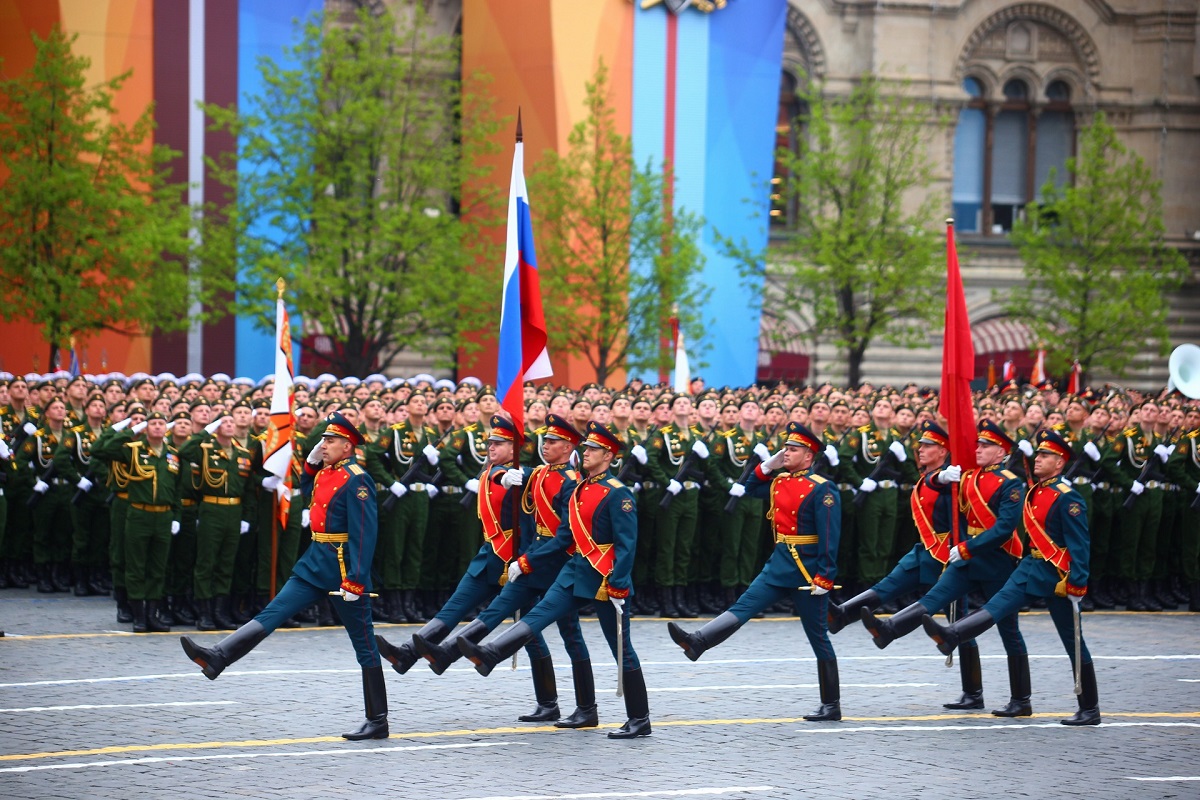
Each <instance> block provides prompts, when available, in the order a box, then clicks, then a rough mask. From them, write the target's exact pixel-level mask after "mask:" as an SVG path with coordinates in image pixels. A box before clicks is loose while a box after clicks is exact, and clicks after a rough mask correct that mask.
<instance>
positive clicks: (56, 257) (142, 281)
mask: <svg viewBox="0 0 1200 800" xmlns="http://www.w3.org/2000/svg"><path fill="white" fill-rule="evenodd" d="M74 40H75V37H71V38H68V37H67V36H66V34H64V33H63V32H62V30H61V29H59V28H58V27H55V28H54V29H53V30H52V31H51V32H50V35H49V36H48V37H47V38H46V39H45V40H44V41H43V40H42V39H39V38H38V37H37V35H36V34H34V43H35V46H36V49H37V56H36V60H35V61H34V64H33V66H32V67H31V68H30V69H29V70H27V71H26V72H25V73H24V74H22V75H19V76H15V77H3V78H0V162H2V163H3V165H4V170H6V171H7V173H8V174H7V179H6V180H5V181H4V183H3V189H2V190H0V314H2V315H3V317H4V319H6V320H14V319H22V320H29V321H31V322H33V323H34V324H36V325H38V326H39V327H40V328H41V329H42V332H43V335H44V337H45V339H46V341H47V342H48V343H49V344H50V363H53V362H54V358H55V353H56V351H57V348H58V347H59V346H61V345H65V344H66V343H67V340H68V338H69V337H71V336H77V337H81V338H86V337H87V336H88V335H89V334H93V333H95V332H98V331H117V332H119V333H123V334H128V335H133V334H137V333H151V332H154V331H167V330H178V329H181V328H183V327H186V325H187V324H188V317H187V309H188V305H189V302H190V299H191V297H192V296H191V295H190V294H189V287H188V276H187V270H186V266H185V264H186V262H185V261H184V260H183V259H182V258H178V256H182V255H184V254H185V253H186V252H187V250H188V224H189V213H188V209H187V207H186V206H184V205H183V203H182V198H181V191H182V188H181V187H180V186H178V185H172V184H170V183H169V182H168V176H167V171H166V169H165V164H166V163H167V162H168V161H169V160H170V159H171V158H172V157H174V156H176V155H178V154H177V153H174V152H173V151H171V150H170V149H168V148H166V147H163V146H162V145H155V146H151V144H150V142H151V138H152V134H153V130H154V120H153V116H152V111H151V109H146V110H145V111H144V112H143V113H142V115H141V116H140V117H138V118H137V120H136V121H135V122H134V123H133V124H132V125H125V124H123V123H121V122H120V121H119V120H117V119H116V118H115V116H114V115H115V113H116V109H115V107H114V105H113V100H114V97H115V96H116V94H117V93H118V92H119V91H120V89H121V86H122V84H123V83H124V82H125V81H126V80H127V79H128V78H129V75H130V73H128V72H126V73H125V74H123V75H120V76H118V77H116V78H112V79H110V80H107V81H104V82H103V83H100V84H98V85H96V86H92V87H89V86H87V85H86V73H87V69H88V66H89V62H88V60H87V59H86V58H82V57H79V56H75V55H73V54H72V52H71V47H72V44H73V42H74Z"/></svg>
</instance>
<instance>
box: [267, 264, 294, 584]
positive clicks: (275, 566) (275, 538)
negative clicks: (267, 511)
mask: <svg viewBox="0 0 1200 800" xmlns="http://www.w3.org/2000/svg"><path fill="white" fill-rule="evenodd" d="M286 287H287V284H286V283H285V282H284V280H283V277H282V276H281V277H280V278H279V280H277V281H275V291H276V295H275V299H276V301H278V302H282V301H283V290H284V289H285V288H286ZM275 336H276V338H278V336H279V332H278V331H276V332H275ZM275 347H277V348H278V347H279V342H278V341H277V342H275ZM278 385H279V376H278V375H276V376H275V381H274V383H272V384H271V395H272V397H274V394H275V387H276V386H278ZM289 405H290V404H289ZM288 468H289V469H291V465H290V464H289V465H288ZM278 571H279V492H277V491H272V492H271V599H272V600H274V599H275V574H276V573H277V572H278Z"/></svg>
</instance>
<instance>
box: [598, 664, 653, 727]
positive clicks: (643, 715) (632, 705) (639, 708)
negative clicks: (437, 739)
mask: <svg viewBox="0 0 1200 800" xmlns="http://www.w3.org/2000/svg"><path fill="white" fill-rule="evenodd" d="M623 683H624V686H625V714H626V716H628V717H629V719H627V720H625V724H624V725H622V726H621V727H619V728H617V729H616V730H615V731H609V732H608V738H610V739H636V738H637V737H639V736H649V735H650V698H649V696H648V695H647V694H646V678H645V676H643V675H642V668H641V667H638V668H637V669H629V670H625V675H624V678H623Z"/></svg>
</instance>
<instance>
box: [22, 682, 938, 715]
mask: <svg viewBox="0 0 1200 800" xmlns="http://www.w3.org/2000/svg"><path fill="white" fill-rule="evenodd" d="M938 685H939V684H936V683H843V684H842V686H843V687H846V688H851V689H914V688H918V687H922V686H938ZM819 686H820V684H816V683H763V684H759V683H741V684H732V685H729V686H663V687H659V688H653V687H651V688H650V689H648V690H647V691H651V692H707V691H718V690H720V691H724V690H728V689H817V688H819ZM0 710H3V709H0Z"/></svg>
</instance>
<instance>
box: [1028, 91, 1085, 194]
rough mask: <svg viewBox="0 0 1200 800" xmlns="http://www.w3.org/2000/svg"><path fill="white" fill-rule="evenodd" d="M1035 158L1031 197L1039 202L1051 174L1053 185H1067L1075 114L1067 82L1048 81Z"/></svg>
mask: <svg viewBox="0 0 1200 800" xmlns="http://www.w3.org/2000/svg"><path fill="white" fill-rule="evenodd" d="M1037 131H1038V146H1037V159H1036V161H1035V164H1036V166H1035V168H1034V171H1033V173H1034V174H1033V180H1034V184H1033V189H1034V198H1035V199H1037V200H1041V199H1042V187H1043V186H1045V185H1046V181H1048V180H1049V179H1050V172H1051V170H1053V171H1054V184H1055V185H1056V186H1059V187H1061V186H1063V185H1064V184H1066V182H1067V169H1066V167H1067V159H1068V158H1070V157H1071V155H1072V154H1073V153H1074V150H1075V114H1074V112H1072V111H1071V87H1070V85H1069V84H1068V83H1067V82H1066V81H1061V80H1056V81H1051V82H1050V85H1048V86H1047V87H1046V105H1045V107H1044V108H1043V109H1042V112H1041V114H1039V115H1038V121H1037Z"/></svg>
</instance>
